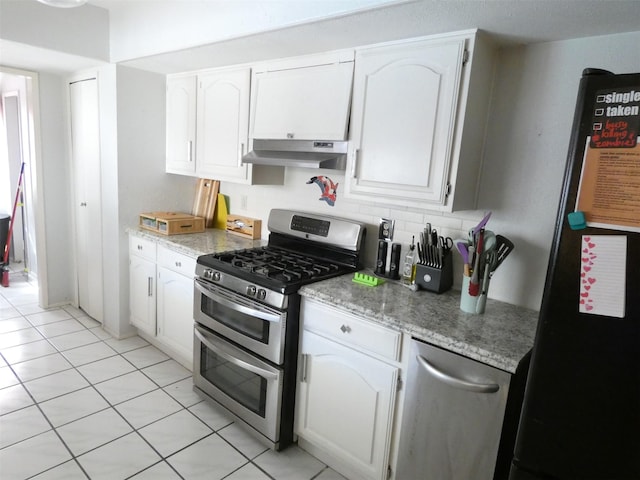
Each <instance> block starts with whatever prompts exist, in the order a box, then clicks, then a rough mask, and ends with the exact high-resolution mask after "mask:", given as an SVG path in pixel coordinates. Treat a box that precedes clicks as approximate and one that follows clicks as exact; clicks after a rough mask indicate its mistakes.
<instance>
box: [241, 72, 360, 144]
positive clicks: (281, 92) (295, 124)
mask: <svg viewBox="0 0 640 480" xmlns="http://www.w3.org/2000/svg"><path fill="white" fill-rule="evenodd" d="M352 80H353V62H345V63H334V64H331V65H317V66H309V67H304V68H292V69H287V70H278V71H271V72H260V73H257V74H256V75H255V77H254V82H255V83H254V87H253V89H254V105H253V107H252V108H254V115H253V120H252V121H253V128H252V134H251V136H252V138H269V139H287V138H293V139H297V140H343V139H345V136H346V131H347V123H348V120H349V101H350V99H351V83H352Z"/></svg>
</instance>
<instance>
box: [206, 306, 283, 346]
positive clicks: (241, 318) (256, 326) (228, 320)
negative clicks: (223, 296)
mask: <svg viewBox="0 0 640 480" xmlns="http://www.w3.org/2000/svg"><path fill="white" fill-rule="evenodd" d="M201 298H202V302H201V305H200V309H201V310H202V313H204V314H205V315H207V316H208V317H211V318H213V319H215V320H216V321H217V322H219V323H222V324H223V325H226V326H227V327H229V328H231V329H233V330H235V331H237V332H240V333H242V334H243V335H245V336H247V337H250V338H253V339H254V340H257V341H259V342H262V343H264V344H266V343H268V341H269V324H270V323H271V322H268V321H266V320H262V319H260V318H256V317H252V316H250V315H246V314H244V313H242V312H238V311H237V310H233V309H231V308H228V307H226V306H224V305H221V304H219V303H218V302H216V301H214V300H212V299H211V298H209V297H207V296H206V295H202V296H201Z"/></svg>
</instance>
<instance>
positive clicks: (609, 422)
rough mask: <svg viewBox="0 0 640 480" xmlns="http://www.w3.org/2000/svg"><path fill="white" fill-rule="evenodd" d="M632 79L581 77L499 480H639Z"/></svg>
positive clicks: (638, 241)
mask: <svg viewBox="0 0 640 480" xmlns="http://www.w3.org/2000/svg"><path fill="white" fill-rule="evenodd" d="M639 125H640V74H622V75H614V74H612V73H611V72H607V71H604V70H599V69H586V70H584V72H583V74H582V78H581V80H580V85H579V89H578V99H577V105H576V111H575V116H574V122H573V130H572V133H571V138H570V143H569V153H568V158H567V164H566V168H565V176H564V183H563V187H562V194H561V198H560V205H559V208H558V213H557V219H556V225H555V233H554V238H553V245H552V249H551V254H550V258H549V264H548V270H547V276H546V280H545V288H544V295H543V300H542V305H541V309H540V318H539V321H538V327H537V331H536V338H535V343H534V347H533V351H532V356H531V365H530V368H529V375H528V378H527V384H526V389H525V397H524V402H523V405H522V413H521V416H520V423H519V425H518V433H517V438H516V446H515V450H514V458H513V461H512V465H511V470H510V473H509V479H510V480H541V479H562V480H564V479H571V480H592V479H593V480H605V479H606V480H640V140H639V139H638V135H639Z"/></svg>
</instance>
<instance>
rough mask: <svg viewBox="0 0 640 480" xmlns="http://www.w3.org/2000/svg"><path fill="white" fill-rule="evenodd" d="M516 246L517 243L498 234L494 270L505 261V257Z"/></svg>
mask: <svg viewBox="0 0 640 480" xmlns="http://www.w3.org/2000/svg"><path fill="white" fill-rule="evenodd" d="M514 248H515V245H514V244H513V242H512V241H511V240H509V239H508V238H507V237H504V236H502V235H496V261H495V266H494V267H493V270H496V269H497V268H498V267H499V266H500V265H501V264H502V262H504V259H505V258H507V257H508V256H509V254H510V253H511V252H512V251H513V249H514ZM493 270H492V271H493Z"/></svg>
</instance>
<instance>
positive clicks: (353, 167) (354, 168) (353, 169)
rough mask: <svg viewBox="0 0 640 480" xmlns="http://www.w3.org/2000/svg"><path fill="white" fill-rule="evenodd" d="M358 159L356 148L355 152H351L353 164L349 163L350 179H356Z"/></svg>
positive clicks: (358, 154)
mask: <svg viewBox="0 0 640 480" xmlns="http://www.w3.org/2000/svg"><path fill="white" fill-rule="evenodd" d="M359 157H360V149H359V148H356V150H355V151H354V152H353V162H351V178H356V172H357V169H358V158H359Z"/></svg>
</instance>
